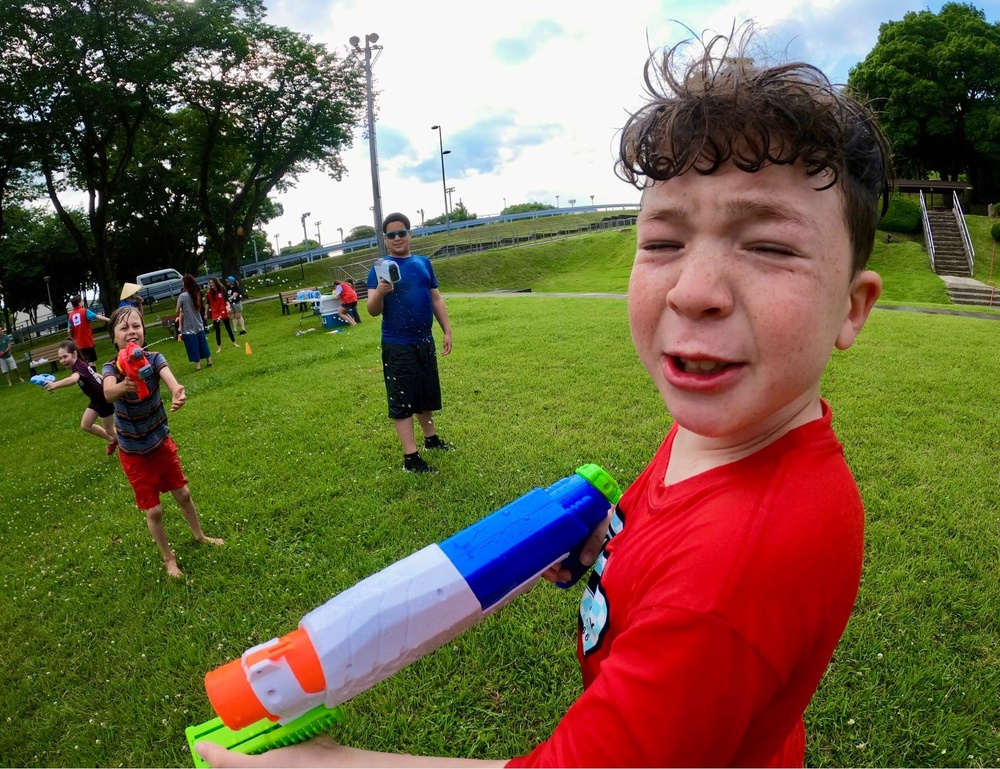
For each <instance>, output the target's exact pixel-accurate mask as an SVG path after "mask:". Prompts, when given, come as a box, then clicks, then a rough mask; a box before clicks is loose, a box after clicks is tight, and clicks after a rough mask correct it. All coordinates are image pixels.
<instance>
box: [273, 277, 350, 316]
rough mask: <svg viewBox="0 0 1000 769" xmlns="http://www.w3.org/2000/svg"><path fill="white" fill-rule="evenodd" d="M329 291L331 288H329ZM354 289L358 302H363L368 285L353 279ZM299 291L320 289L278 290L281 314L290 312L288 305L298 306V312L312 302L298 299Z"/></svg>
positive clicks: (302, 310)
mask: <svg viewBox="0 0 1000 769" xmlns="http://www.w3.org/2000/svg"><path fill="white" fill-rule="evenodd" d="M330 290H331V291H332V290H333V289H330ZM354 290H355V291H356V292H357V293H358V302H363V301H365V299H367V298H368V286H367V285H366V284H365V283H363V282H361V281H355V286H354ZM299 291H322V289H320V288H304V289H303V288H299V289H296V290H295V291H279V292H278V300H279V301H280V302H281V314H282V315H288V314H289V313H290V310H289V307H290V306H291V305H293V304H297V305H298V306H299V312H305V310H306V309H308V308H307V306H306V305H308V304H310V303H311V302H312V300H311V299H299V298H298V295H299Z"/></svg>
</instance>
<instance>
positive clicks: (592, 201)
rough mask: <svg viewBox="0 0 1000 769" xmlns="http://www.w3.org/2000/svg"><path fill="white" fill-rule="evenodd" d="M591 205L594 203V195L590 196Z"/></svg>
mask: <svg viewBox="0 0 1000 769" xmlns="http://www.w3.org/2000/svg"><path fill="white" fill-rule="evenodd" d="M590 205H594V196H593V195H591V196H590Z"/></svg>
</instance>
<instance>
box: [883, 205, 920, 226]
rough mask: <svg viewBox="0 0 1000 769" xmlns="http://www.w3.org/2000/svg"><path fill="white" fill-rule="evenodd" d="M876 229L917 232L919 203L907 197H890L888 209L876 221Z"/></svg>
mask: <svg viewBox="0 0 1000 769" xmlns="http://www.w3.org/2000/svg"><path fill="white" fill-rule="evenodd" d="M878 229H880V230H882V231H883V232H908V233H914V232H919V231H920V204H919V203H917V202H915V201H913V200H909V199H908V198H901V197H894V198H892V199H891V200H890V201H889V210H888V211H886V212H885V216H883V217H882V220H881V221H880V222H879V223H878Z"/></svg>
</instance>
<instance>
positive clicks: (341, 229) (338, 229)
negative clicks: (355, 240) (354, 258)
mask: <svg viewBox="0 0 1000 769" xmlns="http://www.w3.org/2000/svg"><path fill="white" fill-rule="evenodd" d="M337 232H339V233H340V242H341V243H343V242H344V228H343V227H338V228H337Z"/></svg>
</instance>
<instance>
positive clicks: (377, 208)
mask: <svg viewBox="0 0 1000 769" xmlns="http://www.w3.org/2000/svg"><path fill="white" fill-rule="evenodd" d="M377 42H378V35H377V34H375V33H374V32H372V33H371V34H368V35H365V47H364V55H363V59H362V49H361V47H360V43H361V40H360V39H359V38H358V36H357V35H355V36H354V37H352V38H351V39H350V43H351V45H352V46H354V53H355V55H356V56H357V57H358V60H359V61H363V66H364V69H365V81H366V83H367V93H368V152H369V155H370V158H371V167H372V200H373V202H374V203H375V205H374V206H372V211H373V214H374V219H375V232H381V231H382V193H381V192H380V191H379V183H378V149H377V145H376V143H375V105H374V99H373V97H372V66H373V65H374V64H375V61H372V51H375V60H376V61H377V60H378V57H379V54H380V53H381V52H382V46H380V45H375V43H377ZM376 240H377V242H378V253H379V256H385V242H384V239H383V238H376Z"/></svg>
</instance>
